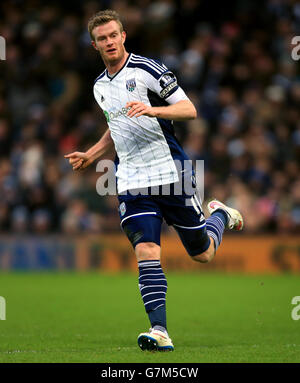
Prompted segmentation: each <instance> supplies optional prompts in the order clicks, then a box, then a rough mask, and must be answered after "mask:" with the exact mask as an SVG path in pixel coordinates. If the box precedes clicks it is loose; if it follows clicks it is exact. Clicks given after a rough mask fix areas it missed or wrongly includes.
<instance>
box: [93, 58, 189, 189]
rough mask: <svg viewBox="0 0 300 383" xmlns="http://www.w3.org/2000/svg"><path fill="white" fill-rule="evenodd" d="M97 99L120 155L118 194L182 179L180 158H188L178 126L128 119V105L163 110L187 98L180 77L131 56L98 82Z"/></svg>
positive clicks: (97, 80) (118, 163) (118, 157)
mask: <svg viewBox="0 0 300 383" xmlns="http://www.w3.org/2000/svg"><path fill="white" fill-rule="evenodd" d="M94 95H95V99H96V101H97V103H98V104H99V106H100V108H101V109H102V110H103V112H104V114H105V117H106V120H107V123H108V126H109V129H110V132H111V137H112V139H113V141H114V144H115V148H116V153H117V172H116V177H117V185H118V192H119V193H121V192H124V191H126V190H129V189H136V188H144V187H149V186H150V187H151V186H157V185H165V184H171V183H174V182H177V181H178V179H179V178H178V174H177V169H176V166H175V162H174V160H175V159H178V160H180V161H182V160H186V159H188V157H187V156H186V154H185V153H184V151H183V149H182V147H181V145H180V144H179V142H178V140H177V139H176V137H175V134H174V127H173V122H172V121H170V120H165V119H160V118H153V117H148V116H143V115H142V116H140V117H128V116H127V113H128V110H129V109H127V108H126V107H125V106H126V103H127V102H129V101H141V102H143V103H144V104H147V105H149V106H164V105H169V104H174V103H177V102H178V101H180V100H186V99H188V97H187V96H186V94H185V92H184V91H183V90H182V88H180V86H179V85H178V84H177V79H176V77H175V75H174V74H173V73H172V72H171V71H170V70H168V68H167V67H166V66H165V65H164V64H162V63H160V62H158V61H156V60H153V59H149V58H146V57H142V56H138V55H135V54H132V53H130V54H129V56H128V58H127V61H126V62H125V64H124V65H123V67H122V68H121V69H120V70H119V71H118V72H117V73H116V74H115V75H114V76H113V77H112V76H110V75H109V73H108V71H107V70H105V71H104V72H103V73H101V75H100V76H99V77H98V78H97V79H96V80H95V84H94Z"/></svg>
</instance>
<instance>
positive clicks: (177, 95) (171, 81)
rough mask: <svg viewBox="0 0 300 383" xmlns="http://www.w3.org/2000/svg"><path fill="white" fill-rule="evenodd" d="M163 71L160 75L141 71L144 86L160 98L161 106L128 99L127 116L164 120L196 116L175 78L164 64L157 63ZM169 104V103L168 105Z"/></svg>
mask: <svg viewBox="0 0 300 383" xmlns="http://www.w3.org/2000/svg"><path fill="white" fill-rule="evenodd" d="M158 65H159V66H160V68H164V69H165V71H164V72H163V73H162V74H161V75H157V73H155V72H153V71H150V72H151V73H149V72H147V71H146V72H143V81H144V83H145V86H146V87H147V88H148V89H149V90H150V91H152V92H153V93H155V94H156V95H157V96H158V97H159V98H160V99H161V100H162V102H161V106H151V105H149V104H144V103H143V102H140V101H130V102H128V103H127V104H126V107H127V108H130V110H129V112H128V114H127V115H128V117H139V116H142V115H144V116H148V117H157V118H163V119H166V120H175V121H184V120H192V119H195V118H196V117H197V110H196V108H195V106H194V105H193V103H192V102H191V100H190V99H189V98H188V97H187V95H186V94H185V92H184V90H183V89H182V88H181V87H180V86H179V85H178V83H177V78H176V76H175V75H174V73H173V72H172V71H170V70H169V69H168V68H167V67H166V66H165V65H164V64H158ZM168 104H169V105H168Z"/></svg>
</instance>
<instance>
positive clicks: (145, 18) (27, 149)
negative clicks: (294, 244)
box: [0, 0, 300, 234]
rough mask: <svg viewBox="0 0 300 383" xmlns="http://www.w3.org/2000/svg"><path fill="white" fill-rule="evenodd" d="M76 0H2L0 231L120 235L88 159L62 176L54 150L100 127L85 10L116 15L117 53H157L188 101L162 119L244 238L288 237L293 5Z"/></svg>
mask: <svg viewBox="0 0 300 383" xmlns="http://www.w3.org/2000/svg"><path fill="white" fill-rule="evenodd" d="M221 4H222V3H220V2H217V1H215V0H202V1H197V0H181V1H176V0H156V1H150V0H136V1H129V0H128V1H123V0H122V1H120V0H115V1H76V0H74V1H73V2H72V7H70V4H69V3H63V2H58V1H54V2H51V3H50V2H49V3H48V4H46V3H44V2H42V1H41V0H28V1H17V0H15V1H13V0H6V1H4V2H1V4H0V35H1V36H3V37H5V39H6V46H7V51H6V61H0V197H1V198H0V230H1V232H2V233H5V232H6V233H11V232H14V233H20V234H21V233H49V232H61V233H66V234H79V233H85V232H87V233H104V232H113V231H119V230H120V228H119V217H118V212H117V206H118V203H117V198H116V197H115V196H106V197H101V196H99V195H98V194H97V192H96V186H95V185H96V182H97V179H98V178H99V173H97V172H96V164H93V165H92V166H91V167H90V168H89V169H87V170H86V171H84V172H80V173H74V172H73V171H72V169H71V167H70V165H69V164H68V161H67V160H66V159H64V154H66V153H70V152H72V151H74V150H80V151H83V150H86V149H87V148H89V147H90V146H91V145H93V144H94V143H95V142H96V141H97V140H98V139H99V138H100V137H101V135H102V134H103V133H104V131H105V130H106V128H107V125H106V121H105V118H104V115H103V114H102V112H101V110H100V109H99V107H98V106H97V104H96V102H95V100H94V97H93V91H92V88H93V82H94V79H95V78H96V77H97V76H98V75H99V74H100V73H101V72H102V71H103V69H104V67H103V63H102V61H101V58H100V56H99V54H98V53H97V52H96V51H95V50H94V49H93V48H92V46H91V43H90V37H89V34H88V31H87V22H88V19H89V18H90V17H91V16H92V15H93V14H94V13H96V12H97V11H99V10H101V9H106V8H112V9H115V10H117V11H118V12H119V13H120V15H121V17H122V19H123V23H124V27H125V30H126V32H127V41H126V44H125V45H126V48H127V50H128V51H129V52H133V53H136V54H140V55H145V56H148V57H152V58H155V59H159V60H161V61H162V62H163V63H164V64H165V65H167V66H168V68H169V69H171V70H172V71H174V73H175V74H176V76H177V78H178V82H179V84H180V85H181V86H182V88H183V89H184V90H185V91H186V92H187V94H188V96H189V97H190V98H191V100H192V101H193V102H194V104H195V105H196V107H197V110H198V118H197V119H196V120H192V121H188V122H180V123H178V122H177V123H174V125H175V129H176V134H177V137H178V139H179V140H180V142H181V143H182V145H183V147H184V149H185V151H186V152H187V154H188V155H189V156H190V157H191V158H192V159H193V160H204V164H205V188H204V190H205V195H204V197H205V198H210V197H216V198H218V199H220V200H222V201H224V202H225V203H228V204H230V205H231V206H233V207H236V208H238V209H240V210H241V211H242V212H243V213H244V216H245V224H246V227H245V233H248V234H249V233H255V234H259V233H287V234H289V233H299V232H300V230H299V229H300V68H299V67H300V65H299V63H300V61H295V60H293V59H292V57H291V51H292V49H293V48H294V46H293V45H292V44H291V40H292V38H293V36H295V35H300V3H299V2H297V1H296V0H265V1H259V2H256V1H250V0H236V1H232V2H226V5H225V3H224V4H223V6H222V7H221Z"/></svg>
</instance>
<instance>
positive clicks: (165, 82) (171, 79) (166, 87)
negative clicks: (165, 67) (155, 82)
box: [159, 72, 177, 98]
mask: <svg viewBox="0 0 300 383" xmlns="http://www.w3.org/2000/svg"><path fill="white" fill-rule="evenodd" d="M159 85H160V86H161V88H162V90H161V92H160V95H161V97H162V98H166V97H167V96H168V95H169V93H170V91H171V90H172V89H173V88H175V87H176V86H177V79H176V77H175V75H174V73H172V72H166V73H164V74H163V75H162V76H161V78H160V79H159Z"/></svg>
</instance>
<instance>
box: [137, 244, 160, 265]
mask: <svg viewBox="0 0 300 383" xmlns="http://www.w3.org/2000/svg"><path fill="white" fill-rule="evenodd" d="M135 254H136V257H137V260H138V261H144V260H149V259H160V246H158V245H157V244H156V243H154V242H142V243H138V244H137V245H136V247H135Z"/></svg>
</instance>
